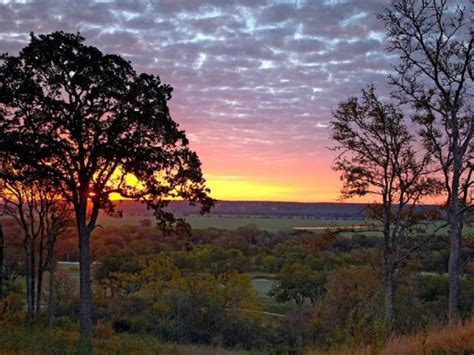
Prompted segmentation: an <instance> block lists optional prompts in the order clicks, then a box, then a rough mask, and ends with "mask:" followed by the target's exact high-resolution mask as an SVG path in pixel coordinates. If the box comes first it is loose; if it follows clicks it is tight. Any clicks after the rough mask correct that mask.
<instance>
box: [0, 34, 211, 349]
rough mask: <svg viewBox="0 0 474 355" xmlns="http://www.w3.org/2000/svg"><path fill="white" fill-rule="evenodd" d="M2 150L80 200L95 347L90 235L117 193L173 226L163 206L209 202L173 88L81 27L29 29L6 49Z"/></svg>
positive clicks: (85, 290)
mask: <svg viewBox="0 0 474 355" xmlns="http://www.w3.org/2000/svg"><path fill="white" fill-rule="evenodd" d="M0 83H1V86H0V100H1V101H0V110H1V111H0V112H1V115H0V151H4V152H7V153H8V154H9V155H10V156H14V157H15V159H18V161H19V163H20V164H22V165H25V166H28V167H30V168H31V169H32V170H34V171H35V175H36V177H37V178H47V179H48V180H49V181H52V183H53V184H54V185H55V186H56V187H57V188H58V189H59V190H60V191H61V193H62V196H63V197H64V198H65V199H66V200H67V201H68V202H70V203H71V204H72V205H73V209H74V213H75V220H76V225H77V229H78V235H79V250H80V298H81V301H80V330H81V343H82V344H85V345H86V347H88V346H90V336H91V334H92V333H91V332H92V317H91V304H92V292H91V271H90V269H91V262H90V250H89V249H90V248H89V237H90V234H91V232H92V230H93V229H94V228H95V226H96V224H97V218H98V216H99V211H100V210H101V209H102V210H104V211H105V212H107V213H109V214H117V213H116V211H115V210H114V204H113V202H112V200H111V195H113V194H116V195H117V196H119V197H124V198H128V199H133V200H137V201H142V202H144V203H146V205H147V207H148V208H150V209H152V210H153V212H154V214H155V216H156V218H157V219H158V220H159V221H160V225H161V226H162V227H163V228H165V227H167V226H169V225H170V224H171V223H172V222H175V220H174V218H173V216H172V215H171V214H170V213H167V212H165V211H164V210H163V207H164V206H166V205H167V203H168V200H169V199H173V198H182V199H184V200H187V201H189V202H190V203H201V204H202V212H205V211H206V210H207V209H209V208H210V206H211V204H212V200H211V199H210V198H209V197H208V192H209V190H208V189H206V188H205V185H204V183H205V180H204V179H203V176H202V173H201V168H200V166H201V163H200V161H199V159H198V156H197V155H196V154H195V153H194V152H192V151H191V150H190V149H189V147H188V140H187V138H186V136H185V133H184V131H182V130H180V129H179V127H178V124H177V123H176V122H174V121H173V120H172V118H171V116H170V112H169V109H168V105H167V102H168V100H169V99H170V98H171V91H172V88H171V87H170V86H169V85H166V84H162V83H161V81H160V79H159V77H157V76H154V75H148V74H137V73H136V72H135V70H134V69H133V68H132V66H131V64H130V63H129V62H127V61H125V60H124V59H122V58H121V57H120V56H117V55H111V54H103V53H102V52H101V51H100V50H99V49H97V48H95V47H92V46H87V45H85V44H84V38H83V37H81V36H80V35H79V34H68V33H63V32H54V33H51V34H47V35H39V36H36V35H34V34H32V35H31V41H30V43H29V44H28V45H27V46H26V47H25V48H23V49H22V50H21V52H20V53H19V55H18V56H17V57H15V56H9V55H7V54H5V55H3V56H2V57H1V66H0Z"/></svg>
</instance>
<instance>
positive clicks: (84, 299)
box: [78, 213, 92, 343]
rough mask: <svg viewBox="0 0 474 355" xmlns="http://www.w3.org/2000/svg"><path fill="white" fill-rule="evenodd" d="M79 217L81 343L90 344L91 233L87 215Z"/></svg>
mask: <svg viewBox="0 0 474 355" xmlns="http://www.w3.org/2000/svg"><path fill="white" fill-rule="evenodd" d="M81 214H82V213H81ZM78 217H79V218H78V219H79V222H80V224H79V226H78V230H79V258H80V259H79V260H80V263H79V271H80V333H81V341H83V342H85V343H89V342H90V338H91V336H92V288H91V261H90V251H89V237H90V231H89V229H88V228H87V226H86V225H85V213H84V214H83V215H80V216H78Z"/></svg>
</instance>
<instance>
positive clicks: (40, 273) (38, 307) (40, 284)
mask: <svg viewBox="0 0 474 355" xmlns="http://www.w3.org/2000/svg"><path fill="white" fill-rule="evenodd" d="M43 273H44V270H43V267H42V266H41V264H39V266H38V280H37V283H36V317H38V316H39V315H40V313H41V291H42V288H43Z"/></svg>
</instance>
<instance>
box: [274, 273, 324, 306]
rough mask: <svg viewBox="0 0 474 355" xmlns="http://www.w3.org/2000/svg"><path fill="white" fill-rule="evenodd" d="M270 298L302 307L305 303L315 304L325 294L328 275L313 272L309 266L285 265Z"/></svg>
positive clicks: (278, 275)
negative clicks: (293, 302)
mask: <svg viewBox="0 0 474 355" xmlns="http://www.w3.org/2000/svg"><path fill="white" fill-rule="evenodd" d="M276 281H277V283H276V285H275V286H273V287H272V289H271V290H270V296H273V297H275V298H276V300H277V301H279V302H288V301H291V300H293V301H295V303H296V304H297V305H298V306H302V305H303V303H304V302H305V301H310V302H311V303H312V304H315V303H316V301H318V300H319V299H320V298H321V297H322V296H323V295H324V292H325V282H326V275H325V274H324V273H323V272H316V271H312V270H311V269H310V268H309V267H308V266H307V265H302V264H291V265H285V266H284V267H283V268H282V270H281V271H280V273H278V274H277V277H276Z"/></svg>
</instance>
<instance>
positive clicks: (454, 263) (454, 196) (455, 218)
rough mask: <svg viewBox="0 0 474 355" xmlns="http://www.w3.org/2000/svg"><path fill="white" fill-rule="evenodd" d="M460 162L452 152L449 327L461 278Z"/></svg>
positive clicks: (453, 320)
mask: <svg viewBox="0 0 474 355" xmlns="http://www.w3.org/2000/svg"><path fill="white" fill-rule="evenodd" d="M460 172H461V161H460V157H459V154H458V152H457V151H456V150H455V151H454V167H453V178H452V184H451V186H452V188H451V196H450V197H451V198H450V200H449V206H448V219H449V241H450V249H449V262H448V274H449V297H448V319H449V324H450V325H456V324H457V323H458V322H459V318H460V317H459V280H460V278H461V236H462V230H461V218H462V217H461V216H460V215H459V183H460Z"/></svg>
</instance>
